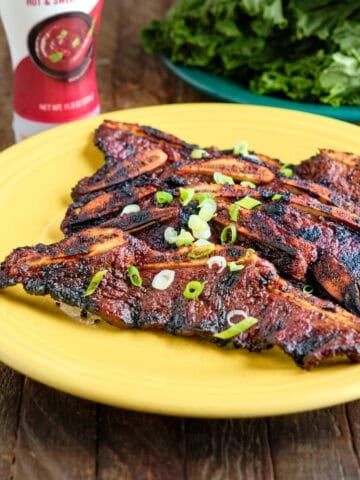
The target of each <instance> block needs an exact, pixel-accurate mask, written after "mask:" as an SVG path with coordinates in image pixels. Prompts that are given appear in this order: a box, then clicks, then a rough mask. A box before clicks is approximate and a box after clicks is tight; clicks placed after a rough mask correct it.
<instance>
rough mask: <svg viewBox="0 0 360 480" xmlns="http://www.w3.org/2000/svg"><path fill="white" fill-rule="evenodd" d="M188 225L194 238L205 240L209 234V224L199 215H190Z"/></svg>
mask: <svg viewBox="0 0 360 480" xmlns="http://www.w3.org/2000/svg"><path fill="white" fill-rule="evenodd" d="M188 226H189V228H190V230H191V231H192V234H193V235H194V237H195V238H203V239H205V240H207V239H208V238H210V236H211V231H210V227H209V225H208V224H207V222H205V220H202V218H200V216H199V215H190V217H189V221H188Z"/></svg>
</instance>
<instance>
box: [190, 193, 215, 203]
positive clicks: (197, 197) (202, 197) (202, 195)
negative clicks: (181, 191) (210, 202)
mask: <svg viewBox="0 0 360 480" xmlns="http://www.w3.org/2000/svg"><path fill="white" fill-rule="evenodd" d="M214 196H215V195H214V194H213V193H209V192H198V193H195V195H194V200H196V201H197V202H198V203H199V205H200V206H201V204H202V202H203V201H204V200H207V199H208V198H214Z"/></svg>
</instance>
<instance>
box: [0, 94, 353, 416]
mask: <svg viewBox="0 0 360 480" xmlns="http://www.w3.org/2000/svg"><path fill="white" fill-rule="evenodd" d="M183 108H185V109H191V108H203V109H208V108H211V109H213V108H216V109H221V108H225V109H236V110H237V109H239V110H244V111H246V110H247V109H249V108H250V109H252V110H254V109H255V110H259V111H261V110H263V109H271V110H273V111H278V110H280V111H281V114H283V115H284V114H285V113H284V110H283V109H278V108H275V107H264V106H254V105H240V104H228V103H224V104H221V103H190V104H189V103H182V104H170V105H155V106H147V107H137V108H132V109H126V110H117V111H113V112H107V113H105V114H101V115H98V116H96V117H92V118H90V119H82V120H79V121H78V122H76V124H78V125H80V124H81V125H82V126H83V127H85V128H84V130H87V131H88V133H89V132H91V131H93V130H92V127H90V124H92V123H94V122H95V120H96V121H99V122H100V121H101V120H102V119H104V118H111V117H112V116H119V115H120V116H121V115H122V114H124V113H125V114H126V112H129V111H131V112H132V111H137V110H148V109H149V110H150V109H151V110H154V109H155V110H156V109H170V110H175V111H176V110H177V109H183ZM286 114H288V115H295V116H299V117H300V116H301V117H304V116H307V117H312V119H313V120H315V119H316V118H318V116H317V115H315V114H309V113H304V112H299V111H298V112H288V111H287V112H286ZM321 120H322V122H324V121H325V122H329V125H330V124H332V125H334V123H335V124H336V125H337V124H339V122H340V123H341V124H342V125H345V126H346V128H347V129H349V130H353V132H354V133H355V132H357V133H358V129H359V127H356V126H355V125H351V124H348V123H346V122H341V121H339V120H335V119H331V118H324V117H321ZM125 121H126V120H125ZM87 124H89V127H87ZM73 127H74V122H72V123H69V124H65V125H62V126H60V127H55V128H53V129H51V130H48V131H46V132H43V133H40V134H38V135H36V136H33V137H31V138H29V139H27V140H25V141H23V142H21V143H19V144H16V145H14V146H12V147H9V148H8V149H5V150H4V151H3V152H1V153H0V168H1V167H2V166H3V165H4V164H3V163H2V162H1V160H2V159H3V160H4V161H5V160H6V156H7V155H8V154H9V155H12V153H13V152H14V150H15V152H16V150H20V151H21V150H23V148H25V147H26V148H29V149H30V148H32V146H33V145H34V144H36V143H37V142H38V139H39V137H40V136H41V137H42V141H43V142H44V143H48V144H51V141H46V139H47V138H49V139H52V138H56V137H57V136H59V135H65V134H66V131H67V130H70V129H72V128H73ZM9 152H10V153H9ZM14 163H17V162H14ZM12 167H13V166H12ZM9 168H11V167H9ZM0 188H2V187H1V185H0ZM0 310H1V309H0ZM0 345H1V339H0ZM0 359H1V360H2V361H4V363H6V364H9V365H10V366H11V367H12V368H14V369H16V370H18V371H20V372H22V373H24V374H26V375H28V376H29V377H30V378H33V379H34V380H37V381H40V382H42V383H44V384H46V385H48V386H51V387H53V388H56V389H59V390H61V391H65V392H67V393H69V394H72V395H77V396H79V397H82V398H85V399H88V400H92V401H98V402H102V403H105V404H108V405H113V406H117V407H122V408H128V409H132V410H139V411H144V412H150V413H160V414H168V415H169V414H170V415H175V416H188V417H204V418H231V417H238V418H250V417H264V416H268V415H284V414H290V413H296V412H302V411H309V410H313V409H314V408H316V409H318V408H325V407H329V406H333V405H336V404H339V403H342V402H344V401H352V400H355V399H357V398H360V383H359V384H357V383H356V382H355V383H354V384H353V385H352V388H351V392H349V390H345V391H343V390H341V391H340V392H339V391H338V392H337V393H336V397H335V398H330V399H329V398H328V395H327V393H326V394H323V393H322V394H321V395H320V396H319V398H317V399H314V396H312V395H310V396H309V397H306V398H305V399H304V402H303V404H302V406H301V407H299V405H298V404H296V403H295V405H292V404H291V402H290V405H289V404H286V402H285V405H284V404H283V403H279V404H277V405H276V404H269V403H267V401H266V400H265V399H264V403H263V404H262V405H261V406H259V405H258V406H257V407H256V409H255V410H251V409H249V407H246V406H245V408H243V407H241V408H239V406H236V408H235V409H234V408H232V409H229V410H228V411H223V410H222V411H215V410H216V409H214V408H209V407H207V408H205V409H203V408H201V407H199V406H197V405H196V406H195V408H194V407H193V406H191V407H185V406H184V405H180V404H174V403H172V404H170V405H169V404H166V403H161V402H159V401H158V400H156V401H154V400H153V398H151V399H150V400H149V399H146V400H144V399H141V398H139V397H137V398H136V399H134V398H132V399H129V395H128V394H127V395H126V397H127V398H121V399H119V398H117V399H114V398H113V397H112V396H111V394H109V393H108V392H99V391H97V390H96V386H94V387H93V388H91V387H90V388H89V384H85V385H83V384H78V383H77V381H76V380H77V376H76V375H74V372H73V371H70V372H67V374H66V375H64V374H63V375H62V376H60V377H57V378H54V377H53V376H52V375H51V374H50V373H49V372H47V368H46V362H45V360H46V359H44V358H42V357H41V358H38V359H37V369H36V373H35V374H34V368H33V366H31V365H29V364H28V363H27V362H26V360H25V359H24V358H23V357H20V358H19V357H17V355H16V353H15V352H10V351H6V349H5V351H4V349H3V348H0ZM350 370H351V366H350V365H349V366H347V371H348V372H350ZM63 373H64V372H63ZM310 375H311V373H310ZM315 397H316V395H315ZM260 410H261V411H260Z"/></svg>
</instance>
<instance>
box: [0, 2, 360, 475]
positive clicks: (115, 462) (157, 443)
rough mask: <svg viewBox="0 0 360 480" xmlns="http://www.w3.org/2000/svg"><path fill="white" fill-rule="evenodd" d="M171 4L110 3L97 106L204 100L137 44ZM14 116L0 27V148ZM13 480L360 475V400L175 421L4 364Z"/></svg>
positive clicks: (3, 437) (4, 423)
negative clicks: (292, 411) (254, 416)
mask: <svg viewBox="0 0 360 480" xmlns="http://www.w3.org/2000/svg"><path fill="white" fill-rule="evenodd" d="M170 3H171V1H165V0H142V1H140V0H139V1H137V2H133V1H131V0H106V1H105V9H104V17H103V24H102V31H101V38H100V41H99V48H98V59H97V67H98V78H99V84H100V91H101V96H102V106H103V110H104V111H111V110H117V109H122V108H129V107H136V106H142V105H153V104H158V103H174V102H192V101H201V100H207V98H206V97H204V96H202V95H201V94H199V93H197V92H196V91H195V90H193V89H191V88H190V87H187V86H186V85H185V84H184V83H183V82H181V81H180V80H178V79H176V78H175V77H174V76H173V75H172V74H170V73H169V72H168V71H167V70H166V69H165V68H164V66H163V65H162V64H161V62H160V61H159V60H157V59H154V58H153V57H151V56H149V55H146V54H145V53H144V52H143V49H142V47H141V45H140V43H139V40H138V33H139V30H140V28H141V27H142V26H143V25H145V24H146V23H147V22H148V21H149V20H150V19H152V18H154V17H159V16H161V14H162V13H163V12H164V11H165V10H166V8H167V7H168V5H169V4H170ZM11 114H12V107H11V69H10V59H9V53H8V50H7V47H6V44H5V37H4V33H3V31H2V30H0V149H3V148H5V147H7V146H9V145H11V144H12V142H13V137H12V131H11ZM335 388H336V385H334V389H335ZM10 478H11V479H14V480H20V479H21V480H22V479H26V480H28V479H35V480H53V479H55V480H58V479H65V480H85V479H86V480H92V479H95V478H96V479H101V480H119V479H120V480H122V479H124V480H125V479H126V480H131V479H134V480H142V479H148V480H153V479H154V480H155V479H161V480H167V479H169V480H177V479H188V480H202V479H204V480H215V479H216V480H222V479H226V480H227V479H229V480H231V479H244V480H253V479H259V480H268V479H269V480H270V479H279V480H308V479H317V480H320V479H321V480H322V479H324V480H341V479H346V480H350V479H351V480H352V479H359V478H360V402H354V403H350V404H348V405H341V406H338V407H335V408H331V409H325V410H321V411H315V412H311V413H306V414H301V415H291V416H287V417H277V418H267V419H259V420H197V419H185V418H171V417H164V416H159V415H147V414H142V413H135V412H129V411H125V410H120V409H115V408H110V407H106V406H103V405H96V404H94V403H91V402H88V401H84V400H80V399H78V398H75V397H72V396H70V395H66V394H63V393H59V392H57V391H55V390H53V389H51V388H47V387H45V386H43V385H40V384H39V383H36V382H34V381H32V380H30V379H29V378H24V377H23V376H22V375H20V374H18V373H16V372H14V371H13V370H11V369H10V368H8V367H6V366H4V365H1V364H0V480H7V479H10Z"/></svg>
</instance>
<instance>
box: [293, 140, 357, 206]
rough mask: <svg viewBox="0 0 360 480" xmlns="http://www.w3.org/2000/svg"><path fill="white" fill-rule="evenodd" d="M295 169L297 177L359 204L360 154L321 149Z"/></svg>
mask: <svg viewBox="0 0 360 480" xmlns="http://www.w3.org/2000/svg"><path fill="white" fill-rule="evenodd" d="M295 171H296V174H297V175H298V176H299V177H301V178H303V179H306V180H312V181H314V182H317V183H319V184H321V185H324V186H325V187H327V188H330V189H332V190H335V191H336V192H339V193H340V194H342V195H343V196H344V197H345V198H347V199H349V200H351V201H353V202H355V203H356V204H357V206H359V203H360V156H358V155H354V154H352V153H343V152H334V151H333V150H326V149H322V150H320V153H319V154H318V155H315V156H314V157H311V158H310V159H309V160H306V161H304V162H302V163H301V164H300V165H299V166H298V167H296V169H295Z"/></svg>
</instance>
